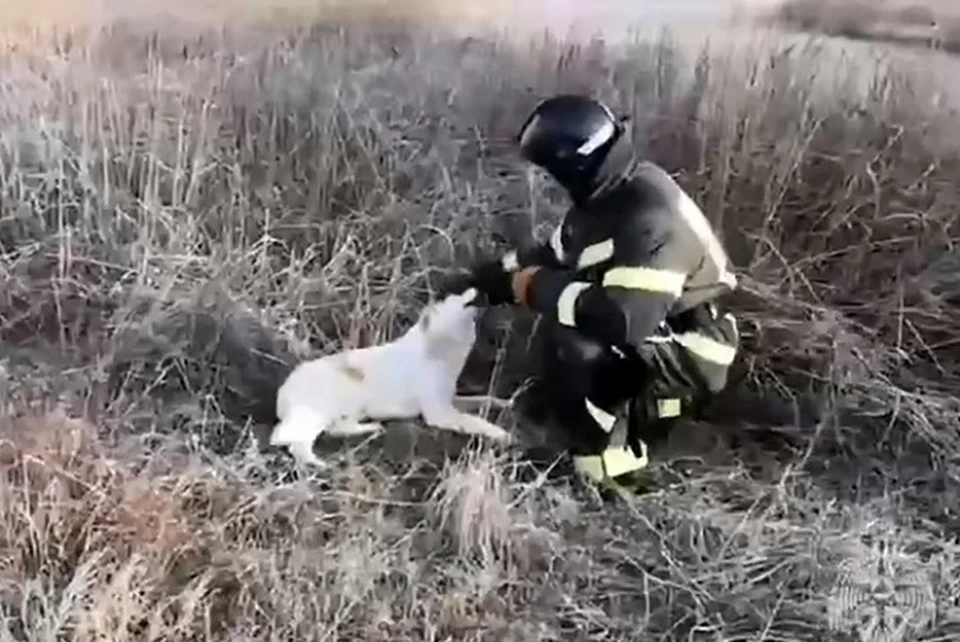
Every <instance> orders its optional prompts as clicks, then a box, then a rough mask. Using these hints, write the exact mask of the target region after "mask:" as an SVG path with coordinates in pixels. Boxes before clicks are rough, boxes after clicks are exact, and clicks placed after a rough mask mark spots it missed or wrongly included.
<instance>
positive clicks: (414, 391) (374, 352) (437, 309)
mask: <svg viewBox="0 0 960 642" xmlns="http://www.w3.org/2000/svg"><path fill="white" fill-rule="evenodd" d="M476 297H477V291H476V290H475V289H474V288H469V289H468V290H466V291H465V292H464V293H463V294H453V295H450V296H448V297H446V298H445V299H443V300H441V301H438V302H435V303H433V304H431V305H429V306H427V308H426V309H425V310H424V311H423V312H422V313H421V314H420V318H419V320H418V321H417V323H416V325H414V326H413V327H412V328H410V329H409V330H408V331H407V332H406V333H405V334H404V335H403V336H401V337H400V338H399V339H396V340H395V341H392V342H390V343H387V344H384V345H379V346H372V347H368V348H359V349H355V350H350V351H346V352H341V353H338V354H334V355H328V356H325V357H321V358H319V359H314V360H312V361H307V362H304V363H302V364H300V365H298V366H297V367H296V368H295V369H294V370H293V372H291V373H290V375H289V376H288V377H287V380H286V381H284V383H283V385H282V386H281V387H280V390H279V391H278V393H277V416H278V417H279V419H280V422H279V423H278V424H277V425H276V427H274V429H273V434H272V435H271V437H270V443H271V445H274V446H286V447H288V448H289V449H290V452H291V453H292V454H293V455H294V456H295V457H296V458H297V459H299V460H300V461H302V462H304V463H311V464H314V465H320V466H322V465H323V462H322V461H321V460H320V459H319V458H318V457H317V456H316V455H315V454H314V452H313V442H314V440H315V439H316V437H317V436H318V435H320V433H323V432H325V433H327V434H330V435H336V436H350V435H364V434H370V433H374V432H377V431H380V430H383V425H382V424H380V423H379V422H378V421H376V420H387V419H409V418H414V417H420V416H422V417H423V419H424V421H425V422H426V423H427V424H428V425H429V426H432V427H435V428H442V429H445V430H452V431H455V432H459V433H462V434H470V435H480V436H483V437H488V438H491V439H495V440H497V441H502V442H503V441H509V439H510V433H508V432H507V431H506V430H504V429H503V428H501V427H499V426H496V425H494V424H492V423H490V422H489V421H486V420H485V419H481V418H480V417H475V416H473V415H469V414H466V413H464V412H461V411H459V410H457V409H456V408H454V405H453V401H454V397H455V392H456V385H457V379H458V378H459V377H460V371H461V370H462V369H463V366H464V364H465V363H466V360H467V356H468V355H469V353H470V350H471V349H472V348H473V344H474V341H476V338H477V329H476V325H475V323H476V317H477V312H478V308H477V306H476V304H475V303H476ZM371 420H373V421H371Z"/></svg>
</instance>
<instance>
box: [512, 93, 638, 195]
mask: <svg viewBox="0 0 960 642" xmlns="http://www.w3.org/2000/svg"><path fill="white" fill-rule="evenodd" d="M623 131H624V128H623V125H622V124H621V123H620V122H619V121H618V120H617V118H616V117H615V116H614V115H613V112H611V111H610V109H609V108H608V107H607V106H606V105H604V104H603V103H601V102H599V101H597V100H594V99H592V98H588V97H586V96H576V95H561V96H555V97H553V98H549V99H547V100H545V101H543V102H542V103H540V104H539V105H537V107H536V108H535V109H534V110H533V113H531V114H530V116H529V117H528V118H527V120H526V122H525V123H524V124H523V127H521V128H520V133H519V134H517V141H518V143H519V144H520V153H521V155H522V156H523V157H524V158H525V159H527V160H528V161H530V162H531V163H533V164H534V165H537V166H538V167H541V168H543V169H544V170H546V171H547V172H548V173H549V174H550V175H551V176H553V177H554V178H555V179H556V180H557V182H559V183H560V184H561V185H562V186H563V187H564V188H565V189H566V190H567V191H568V192H569V193H570V195H571V196H572V197H573V198H574V200H579V198H580V197H582V196H585V195H587V194H588V193H589V192H590V191H591V190H592V186H593V184H594V179H595V178H596V176H597V173H598V172H599V170H600V168H601V166H602V165H603V162H604V160H605V159H606V157H607V154H608V153H609V152H610V148H611V147H613V145H614V143H616V142H617V140H618V139H619V138H620V136H621V135H623Z"/></svg>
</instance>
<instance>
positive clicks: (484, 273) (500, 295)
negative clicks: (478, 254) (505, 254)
mask: <svg viewBox="0 0 960 642" xmlns="http://www.w3.org/2000/svg"><path fill="white" fill-rule="evenodd" d="M470 285H471V286H473V287H475V288H477V290H479V291H480V293H481V294H482V295H483V296H485V297H486V299H487V302H488V303H489V305H501V304H504V303H510V304H513V303H515V302H516V301H515V299H514V296H513V275H512V274H511V273H510V272H508V271H506V270H505V269H503V264H502V263H501V261H500V259H496V260H490V261H484V262H482V263H479V264H477V265H475V266H474V267H473V269H472V270H470Z"/></svg>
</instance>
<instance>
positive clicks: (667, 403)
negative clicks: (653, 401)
mask: <svg viewBox="0 0 960 642" xmlns="http://www.w3.org/2000/svg"><path fill="white" fill-rule="evenodd" d="M681 411H682V407H681V403H680V400H679V399H657V417H658V418H659V419H669V418H670V417H679V416H680V415H681Z"/></svg>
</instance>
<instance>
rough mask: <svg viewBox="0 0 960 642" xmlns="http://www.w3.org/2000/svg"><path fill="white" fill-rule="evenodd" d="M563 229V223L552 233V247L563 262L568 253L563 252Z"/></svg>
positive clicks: (558, 258) (554, 253)
mask: <svg viewBox="0 0 960 642" xmlns="http://www.w3.org/2000/svg"><path fill="white" fill-rule="evenodd" d="M562 230H563V224H560V225H558V226H557V229H555V230H554V231H553V234H551V235H550V247H551V248H553V255H554V256H556V257H557V260H558V261H560V262H561V263H563V262H564V260H565V259H566V254H564V252H563V241H562V240H561V239H560V232H561V231H562Z"/></svg>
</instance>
